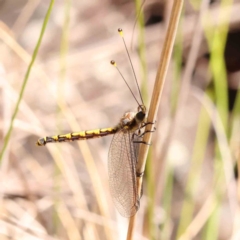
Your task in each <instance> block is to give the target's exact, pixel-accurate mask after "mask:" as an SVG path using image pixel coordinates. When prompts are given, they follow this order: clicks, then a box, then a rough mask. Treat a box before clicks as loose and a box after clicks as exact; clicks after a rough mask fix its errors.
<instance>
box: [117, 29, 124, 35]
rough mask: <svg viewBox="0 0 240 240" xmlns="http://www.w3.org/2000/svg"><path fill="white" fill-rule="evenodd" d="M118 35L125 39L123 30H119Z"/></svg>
mask: <svg viewBox="0 0 240 240" xmlns="http://www.w3.org/2000/svg"><path fill="white" fill-rule="evenodd" d="M118 33H119V34H120V36H121V37H123V30H122V29H121V28H119V29H118Z"/></svg>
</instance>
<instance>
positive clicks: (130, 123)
mask: <svg viewBox="0 0 240 240" xmlns="http://www.w3.org/2000/svg"><path fill="white" fill-rule="evenodd" d="M144 119H145V113H144V112H142V111H139V112H137V113H136V112H127V113H125V114H124V115H123V116H122V117H121V119H120V123H119V124H118V128H120V129H125V130H126V131H129V130H136V129H138V128H139V125H140V124H141V123H142V122H143V121H144Z"/></svg>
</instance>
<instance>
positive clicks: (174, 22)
mask: <svg viewBox="0 0 240 240" xmlns="http://www.w3.org/2000/svg"><path fill="white" fill-rule="evenodd" d="M182 6H183V0H175V1H174V2H173V7H172V12H171V17H170V22H169V26H168V29H167V34H166V38H165V41H164V45H163V50H162V54H161V58H160V63H159V67H158V72H157V76H156V81H155V85H154V90H153V94H152V100H151V104H150V109H149V115H148V119H147V121H148V122H153V121H154V120H155V119H156V115H157V110H158V107H159V103H160V97H161V93H162V89H163V85H164V81H165V77H166V74H167V69H168V65H169V62H170V58H171V55H172V49H173V44H174V41H175V36H176V32H177V26H178V22H179V18H180V13H181V11H182ZM151 129H152V126H150V125H148V126H147V127H146V130H147V131H150V130H151ZM151 137H152V136H151V134H145V135H144V138H143V141H144V142H150V141H151ZM148 148H149V146H148V145H145V144H142V145H141V146H140V152H139V159H138V164H137V172H139V173H141V172H144V170H145V165H146V159H147V152H148ZM137 182H138V193H139V195H140V194H141V193H140V192H141V187H142V178H138V181H137ZM135 216H136V215H134V216H133V217H131V218H130V221H129V228H128V234H127V239H128V240H130V239H132V237H133V227H130V226H133V222H134V221H135Z"/></svg>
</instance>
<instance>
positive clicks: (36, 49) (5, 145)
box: [0, 0, 55, 162]
mask: <svg viewBox="0 0 240 240" xmlns="http://www.w3.org/2000/svg"><path fill="white" fill-rule="evenodd" d="M54 2H55V0H51V2H50V5H49V8H48V11H47V13H46V16H45V18H44V22H43V26H42V29H41V32H40V36H39V38H38V41H37V45H36V47H35V49H34V51H33V55H32V59H31V62H30V64H29V66H28V69H27V72H26V74H25V77H24V80H23V84H22V87H21V90H20V94H19V97H18V100H17V103H16V106H15V109H14V111H13V115H12V118H11V122H10V126H9V128H8V131H7V134H6V136H5V138H4V143H3V148H2V151H1V153H0V162H1V161H2V158H3V156H4V153H5V151H6V148H7V146H8V143H9V140H10V137H11V133H12V130H13V123H14V120H15V118H16V116H17V113H18V110H19V105H20V103H21V100H22V98H23V94H24V91H25V88H26V85H27V82H28V78H29V75H30V72H31V69H32V66H33V64H34V61H35V59H36V57H37V53H38V50H39V48H40V45H41V42H42V39H43V35H44V32H45V30H46V27H47V23H48V20H49V18H50V14H51V12H52V8H53V5H54Z"/></svg>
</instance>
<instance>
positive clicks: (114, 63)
mask: <svg viewBox="0 0 240 240" xmlns="http://www.w3.org/2000/svg"><path fill="white" fill-rule="evenodd" d="M110 63H111V64H112V65H113V66H114V67H115V68H116V69H117V70H118V72H119V74H120V75H121V77H122V79H123V80H124V82H125V83H126V85H127V87H128V89H129V90H130V92H131V93H132V95H133V97H134V99H135V100H136V102H137V104H138V105H139V106H140V104H139V102H138V100H137V98H136V97H135V96H134V94H133V91H132V89H131V88H130V87H129V85H128V83H127V81H126V79H125V78H124V77H123V75H122V73H121V71H120V70H119V68H118V67H117V64H116V62H115V61H114V60H112V61H111V62H110Z"/></svg>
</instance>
